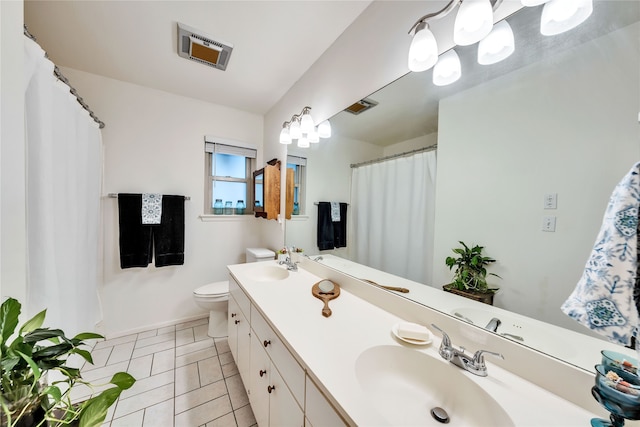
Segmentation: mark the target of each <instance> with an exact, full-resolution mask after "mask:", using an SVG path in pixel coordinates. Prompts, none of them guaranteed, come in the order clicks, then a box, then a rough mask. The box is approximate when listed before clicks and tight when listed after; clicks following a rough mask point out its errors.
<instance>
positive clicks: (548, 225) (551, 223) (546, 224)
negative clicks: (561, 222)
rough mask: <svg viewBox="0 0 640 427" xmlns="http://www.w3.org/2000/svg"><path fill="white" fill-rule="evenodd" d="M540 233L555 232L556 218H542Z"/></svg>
mask: <svg viewBox="0 0 640 427" xmlns="http://www.w3.org/2000/svg"><path fill="white" fill-rule="evenodd" d="M542 231H548V232H552V233H553V232H555V231H556V217H555V216H552V215H549V216H543V217H542Z"/></svg>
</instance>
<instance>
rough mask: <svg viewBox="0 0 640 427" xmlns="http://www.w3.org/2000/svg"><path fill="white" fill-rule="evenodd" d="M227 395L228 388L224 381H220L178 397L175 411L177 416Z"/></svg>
mask: <svg viewBox="0 0 640 427" xmlns="http://www.w3.org/2000/svg"><path fill="white" fill-rule="evenodd" d="M226 394H227V386H226V384H225V383H224V381H218V382H216V383H212V384H209V385H206V386H204V387H201V388H198V389H196V390H193V391H190V392H188V393H185V394H182V395H179V396H176V402H175V410H176V415H177V414H180V413H182V412H185V411H188V410H189V409H193V408H195V407H196V406H200V405H202V404H203V403H206V402H208V401H210V400H213V399H217V398H218V397H221V396H224V395H226Z"/></svg>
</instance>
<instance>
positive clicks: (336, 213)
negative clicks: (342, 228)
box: [331, 202, 340, 222]
mask: <svg viewBox="0 0 640 427" xmlns="http://www.w3.org/2000/svg"><path fill="white" fill-rule="evenodd" d="M331 221H333V222H340V203H338V202H331Z"/></svg>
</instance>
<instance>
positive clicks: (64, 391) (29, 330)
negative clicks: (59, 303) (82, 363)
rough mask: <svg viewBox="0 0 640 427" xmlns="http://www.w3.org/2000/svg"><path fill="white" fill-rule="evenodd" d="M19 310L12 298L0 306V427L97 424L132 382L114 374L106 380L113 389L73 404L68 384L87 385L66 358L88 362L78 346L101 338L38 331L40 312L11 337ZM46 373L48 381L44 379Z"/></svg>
mask: <svg viewBox="0 0 640 427" xmlns="http://www.w3.org/2000/svg"><path fill="white" fill-rule="evenodd" d="M20 311H21V305H20V303H19V302H18V301H17V300H15V299H13V298H9V299H7V300H6V301H4V302H3V303H2V305H1V306H0V364H1V366H2V376H1V378H0V406H1V407H2V411H1V412H0V425H1V426H2V427H4V426H7V427H14V426H15V427H22V426H25V427H26V426H29V427H31V426H60V425H78V426H81V427H89V426H99V425H100V424H102V422H103V421H104V419H105V418H106V415H107V409H108V408H109V407H110V406H111V405H113V403H115V401H116V400H117V399H118V397H119V396H120V393H121V392H122V391H123V390H126V389H128V388H129V387H131V386H132V385H133V383H134V382H135V379H134V378H133V377H132V376H131V375H129V374H127V373H125V372H118V373H117V374H115V375H114V376H113V378H112V379H111V381H110V383H111V384H112V385H113V387H110V388H108V389H106V390H104V391H102V392H101V393H99V394H95V395H92V396H91V397H90V398H89V399H87V400H85V401H83V402H81V403H73V402H72V401H71V397H70V392H71V388H72V387H73V386H74V385H76V384H85V385H87V386H89V387H93V385H92V384H90V383H88V382H86V381H84V380H83V379H82V377H81V375H80V370H79V369H77V368H73V367H70V366H67V359H68V358H69V356H72V355H78V356H80V357H82V358H83V359H84V360H86V361H87V362H89V363H93V360H92V358H91V353H90V352H89V351H88V350H85V349H83V348H81V347H84V346H87V344H86V342H85V341H86V340H92V339H102V338H104V337H103V336H102V335H99V334H95V333H91V332H86V333H80V334H78V335H76V336H75V337H73V338H67V337H66V336H65V334H64V332H63V331H61V330H60V329H50V328H42V324H43V323H44V319H45V315H46V310H43V311H41V312H40V313H38V314H36V315H35V316H34V317H33V318H31V319H30V320H28V321H27V322H26V323H24V324H23V325H22V326H21V327H20V329H19V330H18V331H17V333H16V327H17V326H18V317H19V316H20ZM12 338H13V339H12ZM10 339H11V342H10ZM54 371H55V372H56V374H54V373H53V372H54ZM48 373H52V375H51V377H52V378H48ZM53 377H55V378H53ZM47 380H49V381H50V383H49V382H48V381H47Z"/></svg>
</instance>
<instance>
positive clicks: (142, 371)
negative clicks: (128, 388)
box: [127, 354, 153, 380]
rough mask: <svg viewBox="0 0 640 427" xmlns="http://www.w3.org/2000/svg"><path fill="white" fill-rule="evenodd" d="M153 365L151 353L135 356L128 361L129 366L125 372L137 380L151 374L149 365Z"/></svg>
mask: <svg viewBox="0 0 640 427" xmlns="http://www.w3.org/2000/svg"><path fill="white" fill-rule="evenodd" d="M152 365H153V354H147V355H146V356H142V357H136V358H135V359H131V361H129V368H128V369H127V372H128V373H130V374H131V376H132V377H133V378H135V379H137V380H140V379H142V378H147V377H148V376H150V375H151V366H152Z"/></svg>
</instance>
